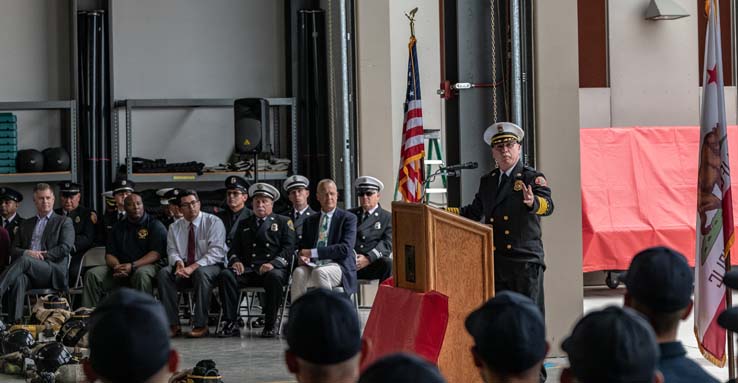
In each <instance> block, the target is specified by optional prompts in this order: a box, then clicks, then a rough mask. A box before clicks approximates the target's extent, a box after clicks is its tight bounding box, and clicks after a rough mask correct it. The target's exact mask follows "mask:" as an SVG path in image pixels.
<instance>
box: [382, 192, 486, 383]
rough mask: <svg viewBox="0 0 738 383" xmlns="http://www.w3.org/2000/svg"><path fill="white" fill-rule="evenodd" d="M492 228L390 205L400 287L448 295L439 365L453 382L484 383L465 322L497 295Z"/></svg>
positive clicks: (413, 207)
mask: <svg viewBox="0 0 738 383" xmlns="http://www.w3.org/2000/svg"><path fill="white" fill-rule="evenodd" d="M492 241H493V240H492V228H491V227H489V226H485V225H482V224H480V223H477V222H473V221H471V220H468V219H466V218H463V217H460V216H458V215H455V214H451V213H449V212H446V211H444V210H440V209H436V208H433V207H429V206H426V205H422V204H413V203H405V202H393V203H392V249H393V260H392V267H393V270H392V274H393V276H394V280H395V285H396V286H397V287H401V288H406V289H410V290H414V291H419V292H427V291H431V290H435V291H438V292H440V293H442V294H445V295H447V296H448V297H449V302H448V304H449V307H448V310H449V321H448V328H447V330H446V337H445V339H444V341H443V347H442V349H441V355H440V357H439V359H438V367H439V368H440V369H441V372H442V373H443V375H444V376H445V377H446V379H448V381H449V382H450V383H457V382H458V383H461V382H481V379H480V377H479V373H478V371H477V369H476V367H475V366H474V362H473V360H472V356H471V353H470V351H469V350H470V348H471V346H472V345H473V340H472V338H471V336H470V335H469V334H468V333H467V332H466V329H465V328H464V320H465V319H466V316H467V315H469V313H470V312H472V311H473V310H474V309H476V308H477V307H479V306H480V305H482V303H484V302H486V301H487V300H488V299H490V298H492V297H493V296H494V275H495V274H494V257H493V244H492Z"/></svg>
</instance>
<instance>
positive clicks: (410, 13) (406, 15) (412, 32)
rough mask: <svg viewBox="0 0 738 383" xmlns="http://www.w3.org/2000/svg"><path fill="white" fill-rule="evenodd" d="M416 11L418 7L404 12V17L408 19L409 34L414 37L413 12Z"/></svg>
mask: <svg viewBox="0 0 738 383" xmlns="http://www.w3.org/2000/svg"><path fill="white" fill-rule="evenodd" d="M417 12H418V7H415V8H413V9H412V10H411V11H410V12H405V17H407V19H408V20H410V36H413V37H415V14H416V13H417Z"/></svg>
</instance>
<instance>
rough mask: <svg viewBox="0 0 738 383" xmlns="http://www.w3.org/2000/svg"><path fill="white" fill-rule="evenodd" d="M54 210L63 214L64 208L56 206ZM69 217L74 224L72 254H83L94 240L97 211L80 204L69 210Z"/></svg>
mask: <svg viewBox="0 0 738 383" xmlns="http://www.w3.org/2000/svg"><path fill="white" fill-rule="evenodd" d="M54 212H55V213H56V214H59V215H65V214H64V209H62V208H58V209H55V210H54ZM66 216H67V217H69V219H71V220H72V225H74V249H72V255H81V254H84V253H85V251H87V250H88V249H89V248H91V247H92V244H93V243H94V242H95V224H97V213H95V211H94V210H91V209H88V208H86V207H84V206H82V205H79V206H77V208H76V209H74V210H72V211H71V212H69V214H68V215H66Z"/></svg>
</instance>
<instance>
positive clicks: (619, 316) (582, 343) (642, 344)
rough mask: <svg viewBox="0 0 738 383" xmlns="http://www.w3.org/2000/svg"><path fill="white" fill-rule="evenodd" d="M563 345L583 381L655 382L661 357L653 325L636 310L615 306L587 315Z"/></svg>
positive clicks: (574, 369)
mask: <svg viewBox="0 0 738 383" xmlns="http://www.w3.org/2000/svg"><path fill="white" fill-rule="evenodd" d="M561 348H562V349H563V350H564V351H565V352H566V353H567V354H568V356H569V364H570V366H571V367H570V368H571V371H572V373H573V374H574V376H575V377H576V378H577V379H578V381H581V382H582V383H594V382H597V383H600V382H601V383H625V382H644V383H645V382H651V381H652V380H653V376H654V374H655V372H656V369H657V365H658V361H659V348H658V345H657V343H656V335H655V334H654V332H653V330H652V329H651V325H650V324H649V323H648V322H647V321H646V319H644V318H643V317H641V316H640V315H639V314H638V313H637V312H636V311H633V310H632V309H629V308H622V307H615V306H611V307H607V308H605V309H603V310H599V311H594V312H591V313H589V314H587V315H585V316H584V318H582V319H581V320H579V322H577V324H576V325H575V326H574V330H572V332H571V335H569V337H568V338H566V339H564V342H563V343H561Z"/></svg>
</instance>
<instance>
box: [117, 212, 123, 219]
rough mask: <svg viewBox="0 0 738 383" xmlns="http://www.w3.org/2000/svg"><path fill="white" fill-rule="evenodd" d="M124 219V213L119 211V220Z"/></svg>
mask: <svg viewBox="0 0 738 383" xmlns="http://www.w3.org/2000/svg"><path fill="white" fill-rule="evenodd" d="M122 220H123V213H121V212H118V221H122Z"/></svg>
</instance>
